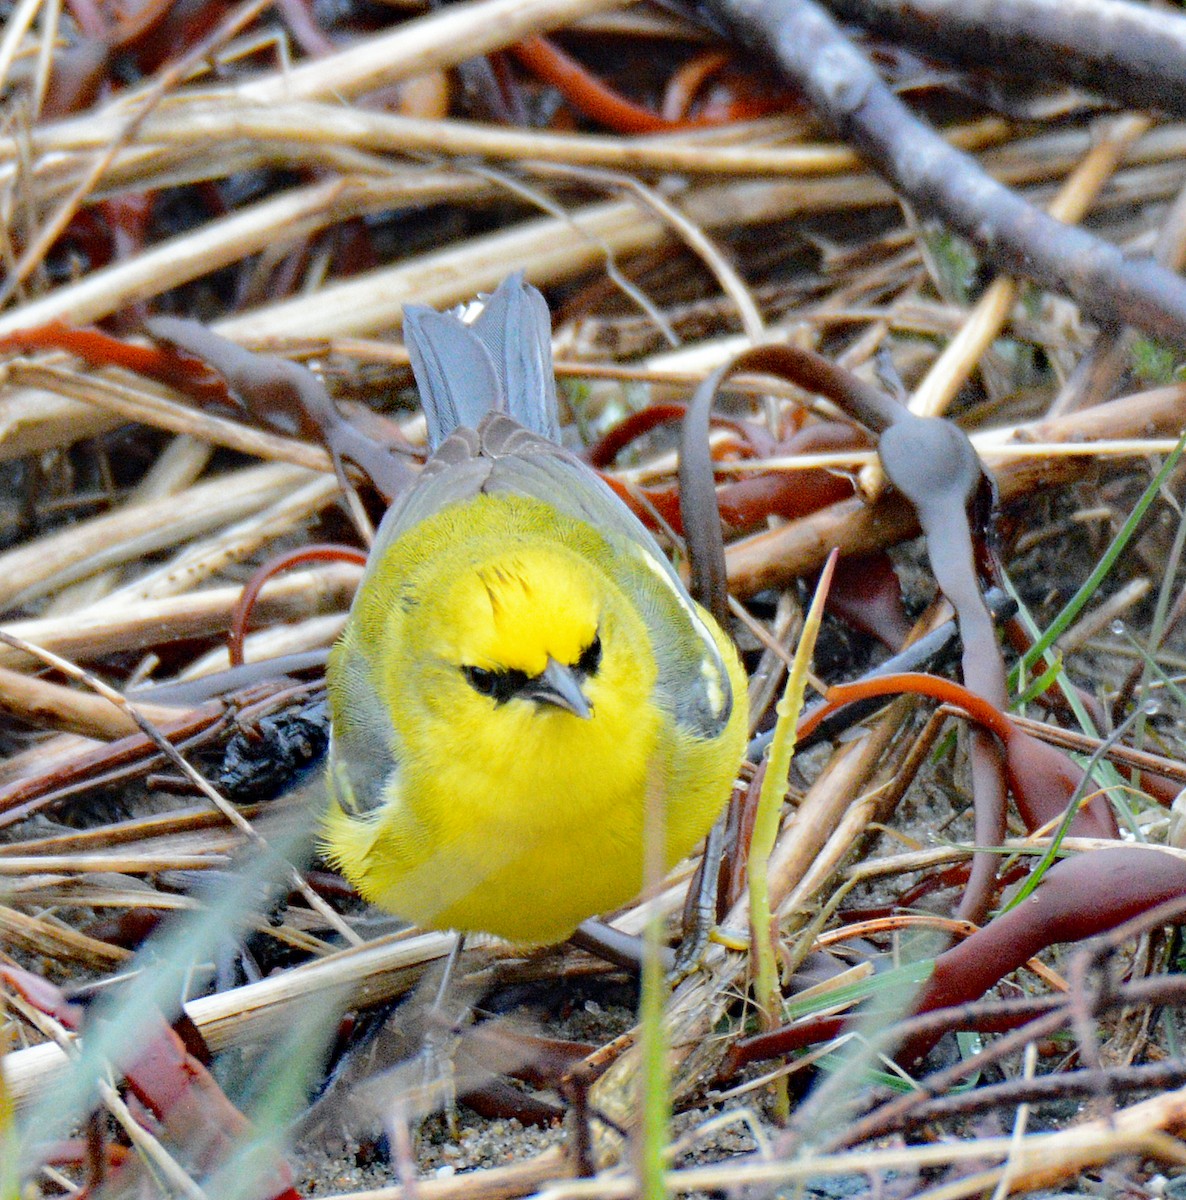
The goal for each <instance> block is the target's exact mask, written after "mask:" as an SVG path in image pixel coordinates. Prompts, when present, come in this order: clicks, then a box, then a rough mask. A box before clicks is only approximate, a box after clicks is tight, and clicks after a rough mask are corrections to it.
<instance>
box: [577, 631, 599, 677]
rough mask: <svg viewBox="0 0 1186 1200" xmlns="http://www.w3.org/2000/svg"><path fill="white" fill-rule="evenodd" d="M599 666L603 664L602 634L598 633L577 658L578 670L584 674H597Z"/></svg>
mask: <svg viewBox="0 0 1186 1200" xmlns="http://www.w3.org/2000/svg"><path fill="white" fill-rule="evenodd" d="M599 666H601V635H600V634H596V635H595V636H594V638H593V640H592V641H591V642H590V643H589V644H588V645H587V646H586V647H585V648H584V650H582V651H581V657H580V658H579V659H577V670H578V671H580V672H581V674H582V675H596V674H597V668H598V667H599Z"/></svg>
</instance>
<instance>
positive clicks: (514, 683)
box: [461, 667, 528, 704]
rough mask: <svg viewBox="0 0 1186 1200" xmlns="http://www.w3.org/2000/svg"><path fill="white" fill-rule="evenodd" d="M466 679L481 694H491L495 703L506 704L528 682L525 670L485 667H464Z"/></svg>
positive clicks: (462, 670) (462, 669)
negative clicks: (488, 668) (490, 669)
mask: <svg viewBox="0 0 1186 1200" xmlns="http://www.w3.org/2000/svg"><path fill="white" fill-rule="evenodd" d="M461 673H462V674H463V675H464V676H465V681H466V683H468V684H469V685H470V687H472V688H473V689H474V691H475V692H477V693H478V695H479V696H489V697H490V699H491V700H493V701H494V703H495V704H505V703H506V702H507V701H508V700H509V699H510V698H511V697H512V696H513V695H514V694H515V693H516V692H518V691H521V690H522V689H523V688H524V687H525V686H526V685H527V682H528V679H527V674H526V672H524V671H489V670H487V669H486V668H485V667H462V668H461Z"/></svg>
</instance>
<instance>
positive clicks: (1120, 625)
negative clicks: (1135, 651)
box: [1111, 617, 1128, 637]
mask: <svg viewBox="0 0 1186 1200" xmlns="http://www.w3.org/2000/svg"><path fill="white" fill-rule="evenodd" d="M1111 628H1112V632H1113V633H1114V634H1115V635H1116V636H1117V637H1123V636H1124V635H1125V634H1126V633H1127V632H1128V626H1127V625H1125V623H1124V622H1123V621H1122V620H1121V619H1120V618H1119V617H1117V618H1116V620H1115V621H1113V622H1112V626H1111Z"/></svg>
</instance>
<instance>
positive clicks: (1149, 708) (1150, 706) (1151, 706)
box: [1142, 700, 1161, 717]
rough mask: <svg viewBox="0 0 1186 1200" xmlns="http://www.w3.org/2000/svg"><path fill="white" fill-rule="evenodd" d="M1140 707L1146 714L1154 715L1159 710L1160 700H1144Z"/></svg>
mask: <svg viewBox="0 0 1186 1200" xmlns="http://www.w3.org/2000/svg"><path fill="white" fill-rule="evenodd" d="M1142 707H1143V709H1144V712H1145V715H1146V716H1149V717H1155V716H1157V714H1158V713H1159V712H1161V701H1160V700H1146V701H1145V703H1144V705H1143V706H1142Z"/></svg>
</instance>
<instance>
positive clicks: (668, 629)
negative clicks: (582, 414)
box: [322, 272, 748, 946]
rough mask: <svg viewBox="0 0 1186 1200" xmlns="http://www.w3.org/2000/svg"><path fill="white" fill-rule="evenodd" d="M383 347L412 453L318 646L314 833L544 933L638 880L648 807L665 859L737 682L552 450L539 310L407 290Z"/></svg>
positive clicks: (366, 873) (524, 291) (372, 877)
mask: <svg viewBox="0 0 1186 1200" xmlns="http://www.w3.org/2000/svg"><path fill="white" fill-rule="evenodd" d="M466 315H469V314H466ZM404 339H405V344H406V346H407V349H408V354H409V358H410V360H411V365H412V370H413V374H414V376H415V380H416V383H417V385H418V387H419V390H420V395H421V400H422V404H423V408H424V414H425V418H426V424H427V433H428V444H429V449H430V456H429V458H428V459H427V461H426V463H425V465H424V467H423V469H422V470H421V471H420V473H419V475H418V476H417V478H416V480H415V482H414V483H413V484H412V485H411V486H410V488H408V489H407V490H406V491H405V492H403V493H402V494H401V495H399V496H397V497H396V498H395V500H394V501H393V503H392V505H391V507H390V508H389V509H388V511H387V513H386V514H385V516H384V518H383V521H382V523H381V524H380V526H379V528H378V530H377V532H376V536H375V541H374V545H373V547H372V549H371V551H370V554H369V556H368V560H367V566H366V568H365V570H364V573H363V577H362V580H361V582H360V585H359V589H358V591H357V593H356V595H355V598H354V601H353V604H352V606H351V609H350V613H349V615H348V618H347V621H346V624H345V626H344V629H343V632H342V635H341V637H340V638H339V640H338V641H337V643H336V644H335V646H334V648H333V650H332V651H331V654H330V658H329V663H328V667H327V690H328V695H329V706H330V728H331V735H330V748H329V754H328V765H327V768H326V780H327V791H328V793H329V797H328V805H327V808H326V811H325V815H324V819H323V822H322V848H323V851H324V855H325V857H326V859H327V860H328V861H329V862H330V863H331V864H332V865H334V866H335V867H336V868H337V869H339V870H340V871H341V872H342V874H343V875H344V876H345V877H346V878H347V879H348V880H349V881H350V882H351V883H352V884H353V885H354V886H355V888H356V890H357V891H358V892H359V893H360V895H361V896H362V897H363V898H364V899H366V900H367V901H369V902H371V903H374V904H376V905H378V906H379V907H381V908H384V909H386V910H388V911H390V912H392V913H394V914H396V915H398V916H399V917H401V918H403V919H405V920H407V921H409V922H411V923H413V924H415V925H417V926H419V927H421V928H424V929H435V930H456V931H458V932H459V933H461V934H463V935H465V934H469V933H475V932H482V933H488V934H493V935H495V936H497V937H500V938H503V939H505V940H507V941H509V942H512V943H516V944H520V945H525V946H532V945H546V944H552V943H556V942H560V941H563V940H564V939H565V938H567V937H568V936H569V935H570V934H571V933H572V932H573V930H574V929H575V928H576V926H577V925H578V924H579V923H580V922H582V921H584V920H585V919H586V918H589V917H591V916H594V915H597V914H603V913H608V912H611V911H613V910H614V909H617V908H619V907H621V906H622V905H623V904H625V903H626V902H628V901H630V900H631V899H633V898H634V897H635V896H637V895H638V893H639V892H640V891H641V889H642V886H643V882H644V857H645V856H644V827H651V828H653V827H655V826H654V825H652V826H648V822H647V813H648V805H658V806H660V807H659V808H658V809H657V810H654V811H657V812H658V813H659V820H658V822H656V824H657V826H658V827H659V828H661V829H662V841H663V846H662V849H663V856H662V857H663V862H664V865H665V869H666V868H670V867H671V866H673V865H674V864H675V863H676V862H678V861H679V860H680V859H682V858H684V857H685V856H686V855H687V854H688V853H690V852H691V851H692V850H693V849H694V847H695V845H696V844H697V843H698V842H699V841H700V839H701V838H703V837H704V835H705V834H706V833H707V832H708V830H709V829H710V827H711V826H712V824H713V822H714V820H715V819H716V817H717V815H718V814H719V812H720V810H721V808H722V807H723V804H724V802H725V800H726V798H727V797H728V795H729V793H730V791H731V788H732V785H733V782H734V779H735V775H736V772H737V770H738V767H739V764H740V762H741V759H742V756H743V753H744V749H745V740H746V733H747V727H748V711H747V699H746V676H745V672H744V670H743V668H742V664H741V662H740V659H739V657H738V654H737V651H736V649H735V648H734V646H733V643H732V642H731V640H730V639H729V637H728V636H727V635H726V634H725V632H724V631H723V630H722V629H721V628H720V626H719V625H718V624H717V622H716V621H715V620H714V619H713V618H712V617H711V616H710V615H709V614H708V613H707V612H706V611H705V610H704V609H702V608H701V607H700V606H699V605H698V604H696V603H695V601H693V599H692V598H691V596H690V595H689V594H688V592H687V590H686V589H685V587H684V585H683V583H682V582H681V579H680V576H679V574H678V573H677V571H676V570H675V569H674V568H673V567H672V565H671V563H670V562H669V561H668V559H667V557H666V556H665V555H664V554H663V552H662V551H661V550H660V548H659V546H658V544H657V543H656V541H655V539H654V538H653V537H652V536H651V534H650V533H649V532H648V531H647V530H646V529H645V528H644V526H643V525H642V523H641V522H640V521H639V520H638V519H637V518H636V517H635V516H634V514H633V513H631V512H630V511H629V509H628V508H627V507H626V506H625V504H623V503H622V501H621V500H620V499H619V498H618V497H617V496H616V495H615V494H614V493H613V492H612V491H611V490H610V488H609V487H608V486H607V485H606V484H605V483H604V481H603V480H601V479H600V478H599V477H598V476H597V474H596V473H595V472H594V471H593V470H592V469H591V468H590V467H588V466H587V465H586V464H585V463H584V462H582V461H581V459H580V458H578V457H577V456H576V455H574V454H573V453H570V452H569V451H567V450H565V449H563V448H562V447H561V445H560V427H559V416H558V409H557V400H556V383H555V376H554V373H553V367H552V341H551V321H550V317H549V313H548V308H547V304H546V302H545V300H544V298H543V296H542V295H541V294H540V292H539V291H538V290H536V289H535V288H534V287H532V286H530V285H528V284H527V283H525V281H524V278H523V274H522V273H521V272H520V273H517V274H515V275H512V276H510V277H509V278H507V279H506V280H504V282H503V283H502V284H501V285H500V286H499V287H498V288H497V290H496V291H494V292H493V294H491V295H489V296H488V297H486V298H485V300H484V305H483V307H482V309H481V311H480V314H479V315H478V316H477V317H476V319H472V320H466V319H463V317H462V315H459V314H458V313H456V312H437V311H435V310H433V309H431V308H427V307H422V306H413V305H408V306H407V307H406V309H405V314H404Z"/></svg>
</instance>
